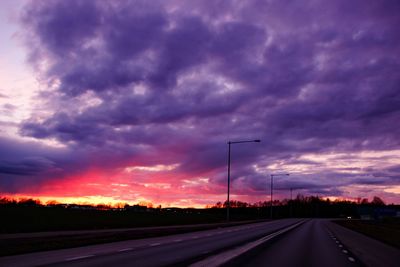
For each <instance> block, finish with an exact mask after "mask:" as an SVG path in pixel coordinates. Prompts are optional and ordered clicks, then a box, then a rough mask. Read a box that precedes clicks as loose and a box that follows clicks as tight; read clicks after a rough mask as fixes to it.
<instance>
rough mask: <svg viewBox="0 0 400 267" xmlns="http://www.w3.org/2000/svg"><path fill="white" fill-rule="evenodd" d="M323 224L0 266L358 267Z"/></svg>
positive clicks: (273, 225) (17, 259)
mask: <svg viewBox="0 0 400 267" xmlns="http://www.w3.org/2000/svg"><path fill="white" fill-rule="evenodd" d="M324 223H325V221H324V220H301V219H284V220H276V221H271V222H263V223H255V224H248V225H241V226H234V227H227V228H219V229H214V230H207V231H198V232H192V233H186V234H180V235H173V236H165V237H158V238H148V239H141V240H131V241H122V242H115V243H109V244H102V245H95V246H87V247H81V248H73V249H63V250H57V251H47V252H37V253H30V254H25V255H17V256H8V257H2V258H0V266H190V265H192V266H219V265H221V264H222V265H224V266H358V264H359V263H358V261H357V259H356V258H355V257H354V256H353V255H352V254H351V252H350V251H348V250H347V249H346V248H345V247H344V246H343V245H342V244H340V242H339V241H338V240H336V238H335V236H334V235H333V234H332V233H331V232H330V231H329V229H328V228H327V227H325V225H324ZM236 256H238V257H236Z"/></svg>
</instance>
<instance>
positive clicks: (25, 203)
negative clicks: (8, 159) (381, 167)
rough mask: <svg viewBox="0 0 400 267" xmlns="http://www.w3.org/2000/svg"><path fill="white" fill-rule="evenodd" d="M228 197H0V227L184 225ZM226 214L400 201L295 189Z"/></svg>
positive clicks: (391, 212)
mask: <svg viewBox="0 0 400 267" xmlns="http://www.w3.org/2000/svg"><path fill="white" fill-rule="evenodd" d="M226 204H227V203H222V202H218V203H216V204H215V205H212V206H208V207H207V208H204V209H195V208H170V207H167V208H161V206H157V207H153V205H151V203H146V205H145V203H138V204H136V205H128V204H126V203H120V204H118V205H110V204H109V205H106V204H98V205H90V204H82V205H77V204H60V203H56V202H51V201H50V202H46V203H41V202H40V201H38V200H35V199H18V200H16V199H10V198H4V197H3V198H1V197H0V216H1V218H2V219H1V220H0V233H16V232H35V231H57V230H83V229H106V228H129V227H144V226H161V225H184V224H201V223H216V222H225V221H226V206H227V205H226ZM230 207H231V208H230V220H231V221H240V220H265V219H271V218H272V219H279V218H289V217H297V218H300V217H302V218H311V217H320V218H346V217H351V218H361V219H380V218H383V217H399V216H400V206H399V205H393V204H391V205H386V204H385V202H384V201H383V200H382V199H380V198H379V197H374V198H373V199H371V200H370V201H369V200H368V199H359V200H356V201H348V200H334V201H331V200H330V199H323V198H320V197H318V196H302V195H298V196H297V197H296V198H295V199H293V200H287V199H286V200H281V201H280V200H275V201H274V202H273V205H272V207H271V203H270V202H268V201H264V202H257V203H246V202H242V201H235V200H232V201H231V202H230Z"/></svg>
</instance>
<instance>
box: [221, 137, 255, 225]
mask: <svg viewBox="0 0 400 267" xmlns="http://www.w3.org/2000/svg"><path fill="white" fill-rule="evenodd" d="M260 142H261V140H259V139H256V140H245V141H228V197H227V203H226V220H227V221H228V222H229V206H230V202H229V192H230V185H231V145H232V144H241V143H260Z"/></svg>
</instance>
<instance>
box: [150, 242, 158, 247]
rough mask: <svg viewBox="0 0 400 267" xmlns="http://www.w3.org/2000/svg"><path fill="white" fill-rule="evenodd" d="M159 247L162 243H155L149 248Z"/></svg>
mask: <svg viewBox="0 0 400 267" xmlns="http://www.w3.org/2000/svg"><path fill="white" fill-rule="evenodd" d="M159 245H161V243H153V244H150V245H149V246H150V247H155V246H159Z"/></svg>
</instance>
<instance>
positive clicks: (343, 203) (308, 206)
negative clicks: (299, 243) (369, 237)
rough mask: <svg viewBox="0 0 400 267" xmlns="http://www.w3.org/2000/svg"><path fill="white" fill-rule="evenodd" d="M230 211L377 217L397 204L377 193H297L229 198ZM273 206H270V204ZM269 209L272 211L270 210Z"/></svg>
mask: <svg viewBox="0 0 400 267" xmlns="http://www.w3.org/2000/svg"><path fill="white" fill-rule="evenodd" d="M229 206H230V208H231V210H232V212H231V213H233V214H234V216H235V214H236V216H240V214H242V215H243V214H248V213H252V214H253V215H254V214H260V217H263V218H271V217H272V218H287V217H320V218H345V217H351V218H361V219H379V218H382V217H396V216H397V217H398V216H400V205H394V204H390V205H386V204H385V202H384V201H383V200H382V199H381V198H380V197H377V196H375V197H373V198H372V199H371V201H369V200H368V199H367V198H359V199H356V200H354V201H350V200H344V199H335V200H333V201H331V200H330V199H329V198H326V199H324V198H321V197H318V196H303V195H297V197H296V198H295V199H293V200H290V199H284V200H274V201H273V203H272V205H271V202H270V201H263V202H256V203H247V202H242V201H235V200H233V201H230V205H229ZM271 206H272V207H271ZM226 207H227V202H224V203H222V202H217V203H216V204H215V205H212V206H209V207H208V208H210V209H216V210H223V209H225V208H226ZM271 209H272V211H271Z"/></svg>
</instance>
